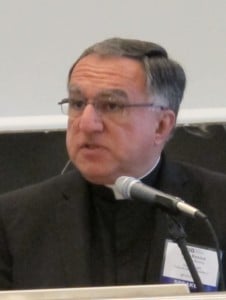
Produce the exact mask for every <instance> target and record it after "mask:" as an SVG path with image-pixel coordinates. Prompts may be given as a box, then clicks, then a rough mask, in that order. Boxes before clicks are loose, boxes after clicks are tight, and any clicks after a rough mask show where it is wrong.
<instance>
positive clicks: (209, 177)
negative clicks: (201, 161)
mask: <svg viewBox="0 0 226 300" xmlns="http://www.w3.org/2000/svg"><path fill="white" fill-rule="evenodd" d="M163 172H164V173H167V174H170V175H171V176H173V177H178V176H180V177H182V178H184V179H185V180H186V179H188V180H190V181H194V182H196V183H200V184H203V185H204V184H205V183H208V182H214V183H216V184H219V185H225V187H226V174H224V173H220V172H217V171H213V170H210V169H206V168H204V167H201V166H198V165H194V164H190V163H188V162H182V161H170V160H164V164H163Z"/></svg>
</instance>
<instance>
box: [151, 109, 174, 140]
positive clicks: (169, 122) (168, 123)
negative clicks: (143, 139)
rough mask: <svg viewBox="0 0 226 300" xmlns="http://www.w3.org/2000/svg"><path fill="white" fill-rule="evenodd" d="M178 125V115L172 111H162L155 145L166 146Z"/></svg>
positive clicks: (158, 121)
mask: <svg viewBox="0 0 226 300" xmlns="http://www.w3.org/2000/svg"><path fill="white" fill-rule="evenodd" d="M175 124H176V115H175V113H174V112H173V111H172V110H170V109H167V110H164V111H161V112H160V114H159V117H158V120H157V126H156V131H155V144H156V145H160V144H162V145H164V144H165V143H166V142H167V140H168V139H169V138H170V135H171V133H172V131H173V129H174V127H175Z"/></svg>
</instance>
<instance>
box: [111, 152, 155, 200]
mask: <svg viewBox="0 0 226 300" xmlns="http://www.w3.org/2000/svg"><path fill="white" fill-rule="evenodd" d="M159 161H160V156H159V157H158V159H157V161H156V163H155V164H154V166H153V167H152V168H151V169H150V170H149V171H148V172H146V173H145V174H144V175H143V176H141V177H139V178H136V179H139V180H141V179H143V178H144V177H146V176H147V175H148V174H151V173H152V172H153V171H154V170H155V168H156V167H157V165H158V163H159ZM106 186H107V187H109V188H110V189H112V191H113V193H114V196H115V199H117V200H119V199H123V196H122V195H121V193H120V192H119V191H118V189H117V188H116V186H115V185H114V184H112V185H106Z"/></svg>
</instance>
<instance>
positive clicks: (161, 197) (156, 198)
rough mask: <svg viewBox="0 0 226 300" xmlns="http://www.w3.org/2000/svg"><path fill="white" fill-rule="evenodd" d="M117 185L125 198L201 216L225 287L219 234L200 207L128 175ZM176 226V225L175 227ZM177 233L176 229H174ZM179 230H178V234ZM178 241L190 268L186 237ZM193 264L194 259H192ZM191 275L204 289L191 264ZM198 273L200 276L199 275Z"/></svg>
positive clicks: (222, 288)
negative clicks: (207, 229) (214, 250)
mask: <svg viewBox="0 0 226 300" xmlns="http://www.w3.org/2000/svg"><path fill="white" fill-rule="evenodd" d="M115 186H116V188H117V189H118V191H119V192H120V193H121V195H122V196H123V197H124V198H127V199H133V200H137V201H145V202H148V203H149V204H151V205H158V206H160V207H161V208H163V209H164V210H166V211H167V212H168V213H170V214H172V215H174V214H175V213H182V214H186V215H187V216H190V217H193V218H199V219H201V220H202V221H204V222H205V224H206V225H207V226H208V228H209V230H210V233H211V236H212V238H213V241H214V243H215V248H216V252H217V259H218V268H219V286H220V290H224V289H225V284H224V274H223V268H222V262H221V255H220V247H219V241H218V238H217V235H216V233H215V230H214V228H213V226H212V224H211V223H210V221H209V219H208V217H207V216H206V215H205V214H204V213H203V212H201V211H200V210H199V209H197V208H195V207H193V206H191V205H189V204H187V203H186V202H184V201H183V200H182V199H180V198H178V197H175V196H172V195H169V194H166V193H163V192H161V191H159V190H156V189H154V188H152V187H149V186H146V185H145V184H143V183H142V182H140V181H139V180H137V179H135V178H132V177H127V176H121V177H119V178H118V179H117V180H116V182H115ZM175 228H176V227H175V226H174V229H175ZM174 233H175V231H174ZM178 233H179V231H177V234H178ZM178 242H179V243H180V244H178V245H179V247H180V249H181V251H182V254H183V255H185V257H186V258H185V260H186V262H187V261H188V268H189V269H190V263H189V261H190V259H189V257H188V255H190V254H189V253H188V255H187V254H186V250H187V247H186V243H185V241H184V239H183V238H182V239H179V240H178ZM192 264H193V261H192ZM191 268H192V269H191V270H190V272H191V275H192V277H193V280H194V282H195V283H196V286H197V288H198V289H199V290H202V287H201V285H202V284H201V281H200V279H199V278H198V277H199V275H198V274H195V273H196V272H197V271H196V270H194V269H195V266H191ZM197 275H198V276H197Z"/></svg>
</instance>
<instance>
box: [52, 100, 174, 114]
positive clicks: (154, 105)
mask: <svg viewBox="0 0 226 300" xmlns="http://www.w3.org/2000/svg"><path fill="white" fill-rule="evenodd" d="M79 101H80V102H82V101H81V100H79ZM70 102H73V100H72V99H70V98H64V99H62V100H61V101H59V102H58V103H57V104H58V105H60V106H61V111H62V113H63V114H64V115H67V116H70V115H69V112H64V110H63V104H68V105H70ZM74 102H75V101H74ZM83 102H84V104H85V105H84V107H83V108H81V109H80V110H79V109H78V110H76V109H74V111H76V112H78V113H79V112H80V113H81V114H82V112H83V111H84V109H85V108H86V106H87V105H88V104H91V105H93V107H94V109H95V110H96V112H97V113H100V114H101V115H104V114H105V112H104V110H101V109H99V108H98V104H99V103H100V102H99V101H95V102H89V101H87V102H85V101H83ZM106 103H107V101H106ZM112 103H113V102H112ZM109 104H111V102H110V101H109ZM113 104H114V103H113ZM115 104H117V105H118V104H119V103H115ZM133 107H134V108H141V107H151V108H156V109H160V110H167V109H169V107H167V106H163V105H160V104H157V103H154V102H152V103H148V102H142V103H120V105H118V108H120V109H121V110H122V111H123V110H124V109H125V108H133ZM68 111H69V110H68ZM112 113H113V111H112Z"/></svg>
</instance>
